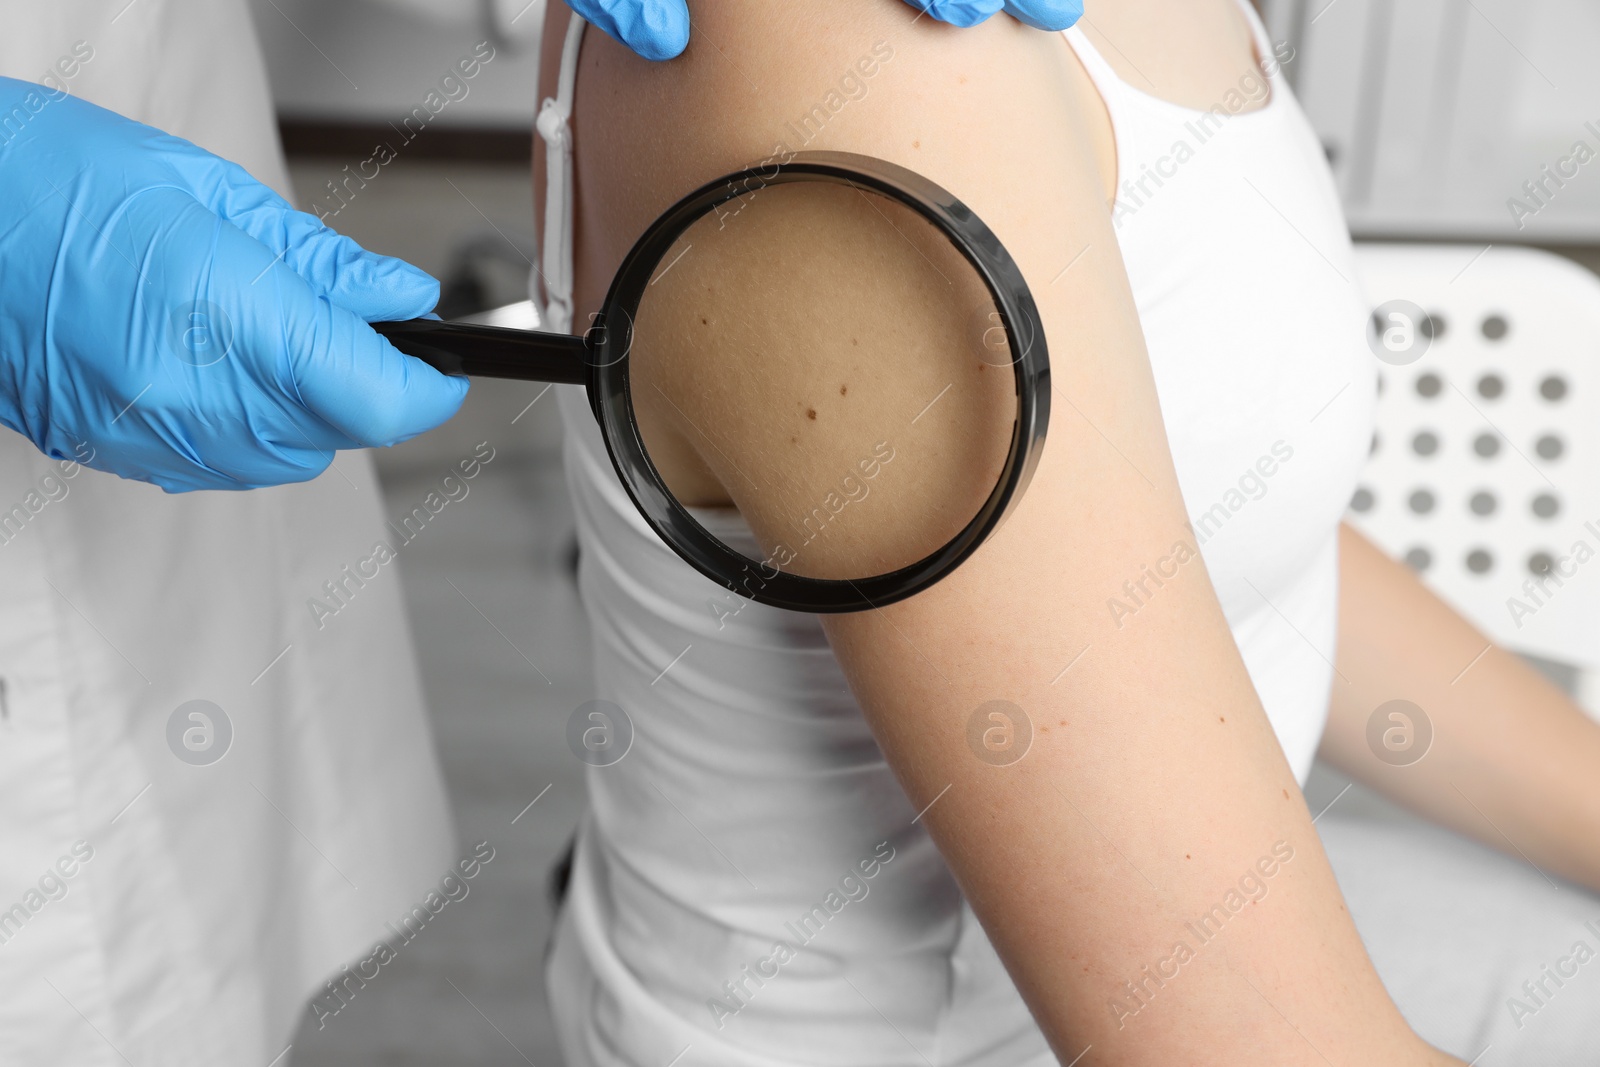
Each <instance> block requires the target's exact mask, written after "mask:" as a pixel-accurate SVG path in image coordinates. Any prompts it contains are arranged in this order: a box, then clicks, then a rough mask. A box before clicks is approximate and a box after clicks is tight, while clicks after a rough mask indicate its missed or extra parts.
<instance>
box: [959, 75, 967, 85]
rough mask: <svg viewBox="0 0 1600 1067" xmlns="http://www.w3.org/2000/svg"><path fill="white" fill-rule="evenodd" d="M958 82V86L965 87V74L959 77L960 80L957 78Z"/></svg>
mask: <svg viewBox="0 0 1600 1067" xmlns="http://www.w3.org/2000/svg"><path fill="white" fill-rule="evenodd" d="M958 81H959V82H960V84H962V85H965V84H967V76H966V75H965V74H963V75H961V77H960V78H959V79H958Z"/></svg>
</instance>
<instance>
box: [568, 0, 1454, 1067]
mask: <svg viewBox="0 0 1600 1067" xmlns="http://www.w3.org/2000/svg"><path fill="white" fill-rule="evenodd" d="M692 14H693V19H694V21H693V25H694V34H693V38H692V39H691V41H690V44H689V48H688V51H687V52H686V53H685V55H684V57H683V58H682V59H680V60H676V61H673V62H671V63H667V64H660V65H652V64H649V63H646V62H645V61H643V60H638V59H637V58H635V57H633V56H631V55H629V54H627V53H626V52H625V51H624V50H623V49H621V48H620V47H619V46H616V45H614V44H613V43H612V42H610V41H609V40H606V39H604V38H603V37H602V36H601V35H599V34H590V35H589V38H588V40H587V41H586V44H585V49H584V56H583V65H582V68H581V73H580V77H579V82H578V84H579V91H578V98H577V110H576V113H575V123H574V129H575V138H576V144H577V165H578V178H579V182H578V186H579V189H580V205H579V211H580V215H579V230H578V234H579V249H580V262H579V283H580V284H579V290H580V291H579V300H578V307H579V309H580V311H581V310H592V309H593V308H594V307H595V305H596V304H597V302H598V299H599V297H600V296H601V295H602V294H603V291H604V285H605V282H606V281H607V280H608V278H609V274H610V272H611V271H612V270H614V269H615V267H616V265H617V263H618V262H619V261H620V259H621V256H622V254H623V253H624V252H625V251H626V249H627V247H628V246H629V245H630V244H631V242H632V240H633V239H634V237H636V236H637V234H638V233H639V232H640V231H641V230H642V229H643V227H644V226H645V225H646V224H648V222H649V221H650V220H651V219H652V218H653V217H654V216H655V215H656V214H657V213H659V212H660V211H661V210H662V209H664V208H665V207H666V206H667V205H668V204H670V203H671V202H672V201H673V200H675V199H676V198H677V197H678V196H681V195H682V194H683V193H685V192H687V191H688V190H689V189H691V188H693V187H695V186H697V185H699V184H701V183H703V182H704V181H707V180H709V179H711V178H713V177H715V176H717V175H719V174H722V173H726V172H728V171H732V170H735V169H738V168H740V167H743V166H748V165H751V164H754V163H756V162H758V161H761V160H763V159H767V158H770V157H771V156H772V155H773V154H774V150H775V148H778V147H780V146H781V147H784V148H787V149H788V150H798V149H800V148H802V147H804V148H810V149H831V150H841V151H853V152H859V153H862V154H865V155H870V156H877V157H880V158H883V159H887V160H889V161H891V162H894V163H898V164H901V165H903V166H906V167H909V168H911V169H913V170H915V171H918V172H920V173H922V174H924V175H926V176H927V177H929V178H931V179H932V180H933V181H935V182H937V183H939V184H940V185H942V186H944V187H945V188H947V189H949V190H950V191H951V192H953V193H954V194H955V195H957V196H958V197H960V198H962V199H963V200H965V201H966V202H967V203H968V204H969V205H970V206H971V207H972V208H973V209H974V210H975V211H976V212H977V214H978V215H979V216H980V217H982V218H983V219H984V221H985V222H987V223H988V225H989V226H990V227H991V228H992V229H993V230H994V231H995V233H996V234H997V235H998V236H999V237H1000V238H1001V240H1002V241H1003V242H1004V243H1005V245H1006V246H1007V248H1008V249H1009V251H1010V252H1011V254H1012V256H1013V257H1014V258H1015V259H1016V261H1017V262H1018V264H1019V265H1020V267H1021V268H1022V271H1023V274H1024V275H1025V277H1026V278H1027V280H1028V282H1029V285H1030V287H1031V288H1032V290H1033V293H1034V296H1035V298H1036V300H1037V301H1038V304H1039V308H1040V312H1041V315H1042V317H1043V321H1044V325H1045V329H1046V336H1047V339H1048V343H1049V350H1050V355H1051V364H1052V375H1053V400H1052V417H1051V426H1050V431H1049V438H1048V441H1047V444H1046V446H1045V450H1044V455H1043V458H1042V460H1041V462H1040V465H1039V467H1038V470H1037V471H1036V473H1035V475H1034V478H1033V481H1032V484H1031V487H1030V488H1029V490H1028V492H1027V495H1026V496H1025V497H1024V499H1023V500H1022V502H1021V503H1020V505H1019V506H1018V508H1017V509H1016V511H1015V512H1014V513H1013V514H1012V516H1011V517H1010V518H1009V519H1008V520H1007V522H1006V523H1005V525H1004V526H1003V527H1002V528H1001V529H1000V530H999V531H998V532H996V533H995V534H994V535H993V537H992V538H991V539H990V540H989V541H988V542H987V543H986V544H985V545H984V546H983V547H982V548H981V549H980V550H979V551H978V552H977V553H976V554H975V555H974V556H973V557H971V559H969V560H968V561H967V562H966V563H965V564H964V565H963V566H962V567H961V568H959V569H958V570H957V571H956V572H955V573H954V574H953V575H951V576H950V577H948V578H947V579H945V580H944V581H942V582H941V583H939V584H938V585H936V586H934V587H933V588H931V589H929V590H928V591H926V592H924V593H922V594H919V595H918V596H916V597H913V598H911V599H910V600H907V601H903V602H901V603H899V604H895V605H893V606H891V607H887V608H883V609H880V610H875V611H868V612H863V613H858V614H853V615H845V616H834V617H829V618H827V619H826V620H825V626H826V629H827V632H828V635H829V638H830V640H831V642H832V644H833V647H834V649H835V651H836V652H837V654H838V657H839V660H840V662H841V664H842V665H843V668H844V670H845V673H846V675H847V677H848V678H849V680H850V684H851V686H852V688H853V690H854V692H855V693H856V695H857V697H858V698H859V700H860V702H861V705H862V707H863V709H864V711H865V713H866V715H867V717H868V719H869V722H870V724H871V726H872V729H873V731H874V734H875V736H876V737H877V738H878V740H879V743H880V745H881V746H882V748H883V751H884V753H885V755H886V757H887V758H888V760H889V762H890V763H891V765H892V766H893V768H894V770H895V772H896V774H897V775H898V777H899V779H900V781H901V783H902V785H903V786H904V788H905V789H906V791H907V792H908V794H909V795H910V797H911V798H912V801H913V804H914V806H915V807H917V808H919V809H920V808H922V807H923V806H924V805H931V806H930V807H929V808H928V810H927V811H926V814H925V815H924V816H923V817H922V821H923V822H925V823H926V824H927V825H928V827H929V830H930V832H931V833H932V834H933V836H934V838H935V840H936V841H937V842H938V844H939V846H940V848H941V850H942V852H943V854H944V856H945V857H946V860H947V861H948V863H949V865H950V867H951V869H952V871H953V872H954V874H955V876H956V878H957V880H958V881H959V883H960V885H961V887H962V890H963V892H964V893H965V895H966V896H967V898H968V899H969V900H970V902H971V903H972V906H973V908H974V910H975V911H976V913H977V914H978V916H979V917H980V919H981V920H982V921H983V923H984V926H985V929H986V930H987V931H988V933H989V935H990V937H991V939H992V940H993V942H994V944H995V946H996V948H997V949H998V950H999V952H1000V954H1001V956H1002V958H1003V959H1004V961H1005V963H1006V965H1007V967H1008V968H1009V970H1010V972H1011V974H1012V977H1013V979H1014V981H1015V982H1016V984H1017V986H1018V988H1019V989H1020V990H1021V992H1022V993H1023V995H1024V996H1025V997H1026V999H1027V1000H1028V1003H1029V1005H1030V1007H1031V1009H1032V1010H1033V1012H1034V1014H1035V1016H1036V1017H1037V1018H1038V1020H1039V1022H1040V1024H1041V1026H1042V1027H1043V1028H1044V1030H1045V1032H1046V1034H1047V1035H1048V1036H1049V1038H1050V1039H1051V1041H1052V1043H1053V1046H1054V1048H1055V1051H1056V1054H1057V1055H1058V1056H1059V1057H1060V1058H1061V1061H1062V1062H1063V1063H1066V1062H1070V1061H1072V1059H1073V1058H1074V1057H1076V1056H1077V1055H1078V1054H1079V1053H1080V1052H1082V1051H1083V1048H1084V1046H1085V1045H1087V1044H1091V1043H1092V1044H1093V1045H1094V1046H1095V1050H1096V1051H1095V1054H1094V1055H1095V1061H1097V1062H1112V1063H1122V1064H1143V1063H1151V1064H1156V1063H1160V1064H1167V1063H1172V1062H1185V1063H1212V1062H1215V1063H1230V1064H1238V1063H1273V1064H1284V1063H1306V1064H1313V1063H1315V1064H1321V1063H1323V1062H1325V1060H1326V1061H1331V1062H1336V1063H1342V1062H1367V1063H1374V1062H1384V1063H1402V1062H1418V1063H1420V1062H1426V1061H1425V1059H1424V1058H1423V1057H1424V1055H1425V1052H1424V1049H1423V1046H1422V1045H1421V1044H1420V1042H1418V1041H1417V1040H1416V1039H1415V1038H1414V1037H1413V1036H1412V1035H1411V1033H1410V1031H1409V1030H1408V1029H1407V1027H1406V1026H1405V1024H1404V1022H1403V1021H1402V1020H1401V1019H1400V1017H1399V1014H1398V1012H1397V1011H1396V1010H1395V1009H1394V1007H1393V1006H1392V1004H1391V1003H1390V1001H1389V1000H1388V998H1387V995H1386V994H1385V992H1384V990H1383V988H1382V986H1381V984H1380V983H1379V981H1378V979H1377V976H1376V974H1375V973H1374V972H1373V970H1372V967H1371V964H1370V963H1369V961H1368V959H1367V957H1366V954H1365V952H1364V950H1363V948H1362V945H1361V943H1360V940H1359V938H1358V936H1357V934H1356V932H1355V929H1354V927H1353V925H1352V923H1351V921H1350V918H1349V916H1348V914H1347V913H1346V911H1345V909H1344V906H1343V903H1342V900H1341V898H1340V895H1339V891H1338V888H1337V886H1336V884H1335V882H1334V880H1333V876H1332V873H1331V871H1330V870H1329V868H1328V865H1327V862H1326V859H1325V858H1324V855H1323V853H1322V849H1321V847H1320V845H1319V843H1318V840H1317V837H1316V832H1315V829H1314V827H1313V826H1312V824H1311V819H1310V815H1309V813H1308V812H1307V810H1306V808H1305V805H1304V802H1303V800H1302V798H1301V795H1300V792H1299V790H1298V788H1297V786H1296V782H1295V780H1294V778H1293V775H1292V774H1291V772H1290V769H1289V767H1288V765H1287V763H1286V761H1285V759H1284V757H1283V755H1282V752H1281V750H1280V748H1279V746H1278V743H1277V740H1276V738H1275V736H1274V735H1273V732H1272V729H1271V727H1270V725H1269V723H1268V721H1267V719H1266V716H1265V714H1264V712H1263V710H1262V708H1261V706H1260V703H1259V700H1258V698H1257V696H1256V694H1255V692H1254V690H1253V688H1252V686H1251V683H1250V680H1249V677H1248V675H1247V674H1246V672H1245V668H1244V665H1243V663H1242V661H1241V659H1240V656H1239V653H1238V650H1237V648H1236V646H1235V644H1234V641H1233V637H1232V634H1231V633H1230V631H1229V629H1228V626H1227V623H1226V620H1225V619H1224V617H1223V615H1222V611H1221V608H1220V607H1219V605H1218V602H1217V599H1216V597H1215V595H1214V593H1213V591H1212V588H1211V585H1210V582H1209V580H1208V578H1207V575H1206V571H1205V566H1204V563H1203V561H1201V560H1200V559H1199V558H1198V553H1197V550H1196V549H1195V547H1194V545H1195V542H1194V538H1193V535H1192V532H1191V531H1190V530H1189V528H1188V524H1187V519H1186V515H1185V510H1184V506H1183V500H1182V497H1181V494H1180V491H1179V488H1178V484H1177V480H1176V475H1175V473H1174V469H1173V464H1172V460H1171V456H1170V453H1169V450H1168V445H1167V440H1166V435H1165V432H1164V429H1163V425H1162V420H1161V412H1160V407H1159V404H1158V402H1157V396H1156V389H1155V384H1154V381H1153V379H1152V375H1151V369H1150V364H1149V361H1148V358H1147V356H1146V354H1145V350H1144V344H1143V339H1142V337H1141V334H1140V330H1139V321H1138V315H1137V311H1136V309H1135V307H1134V303H1133V298H1132V295H1131V293H1130V290H1129V286H1128V282H1127V277H1126V274H1125V272H1124V269H1123V266H1122V262H1121V258H1120V254H1119V250H1118V245H1117V241H1116V236H1115V233H1114V230H1113V228H1112V224H1111V219H1110V213H1109V211H1108V206H1107V204H1106V188H1107V184H1108V183H1107V180H1106V179H1107V175H1106V174H1105V173H1104V172H1103V168H1102V163H1101V159H1102V156H1101V155H1097V152H1096V145H1097V143H1098V142H1099V140H1100V139H1102V138H1103V136H1104V129H1103V123H1104V118H1103V112H1101V110H1100V105H1099V101H1098V98H1097V97H1096V96H1095V95H1094V92H1093V89H1092V87H1091V86H1090V84H1089V83H1088V81H1087V79H1086V78H1085V77H1084V76H1083V74H1082V72H1081V70H1080V69H1079V68H1077V67H1076V65H1075V61H1074V60H1073V59H1072V57H1071V53H1070V50H1069V49H1068V48H1067V46H1066V44H1065V42H1064V41H1062V40H1061V39H1060V38H1059V37H1057V36H1052V35H1046V34H1040V33H1037V32H1034V31H1029V30H1026V29H1024V28H1022V27H1021V26H1019V25H1018V24H1016V23H1014V22H1012V21H1011V20H1009V19H994V20H991V22H989V23H986V24H985V25H983V26H981V27H979V28H977V29H972V30H965V31H954V30H950V29H948V28H947V27H943V26H939V25H937V24H934V22H933V20H931V19H926V18H921V19H918V18H916V17H915V13H914V12H913V11H910V10H909V9H907V8H905V6H904V5H901V4H897V3H888V2H883V3H873V4H869V3H865V2H863V0H817V2H813V3H808V4H805V5H796V4H784V3H781V2H779V0H765V2H761V0H741V2H740V3H738V4H725V5H723V4H719V5H716V6H712V5H710V4H695V5H693V11H692ZM800 42H804V43H803V44H801V43H800ZM865 56H871V57H875V59H876V62H875V63H874V64H872V65H873V66H875V68H876V69H875V71H874V73H873V74H872V75H871V76H870V77H867V76H863V75H862V74H861V73H860V71H861V70H863V69H865V68H862V67H858V66H857V61H858V60H859V59H861V58H862V57H865ZM847 76H849V77H851V78H852V80H851V81H849V82H848V83H846V82H845V81H844V79H845V78H846V77H847ZM830 92H834V93H835V94H836V95H835V97H834V98H833V99H834V100H839V99H843V100H844V101H845V102H844V103H843V105H842V106H840V107H838V108H837V109H836V110H829V111H827V115H828V117H827V120H826V122H824V123H822V124H820V131H816V130H813V133H814V136H813V139H812V140H811V142H810V143H809V144H805V145H802V144H800V143H799V142H798V140H797V137H796V133H795V131H794V128H793V127H792V125H791V122H792V120H794V119H795V118H797V117H798V116H801V115H804V114H806V113H808V112H810V111H811V109H812V107H813V105H815V104H818V103H819V102H822V101H825V100H827V99H828V97H829V94H830ZM876 298H877V295H876V294H875V293H874V292H873V291H872V290H871V287H870V285H867V286H863V287H861V289H860V290H859V291H857V292H855V295H854V299H859V300H860V301H862V302H863V304H864V306H870V305H871V302H872V301H874V300H875V299H876ZM772 299H773V300H774V301H781V300H783V299H784V296H783V294H782V293H777V294H774V295H773V297H772ZM746 310H756V311H759V309H746ZM799 341H800V342H801V343H802V347H803V341H804V338H803V337H802V338H800V339H799ZM950 343H951V344H952V345H954V344H955V343H956V339H954V338H952V339H951V341H950ZM675 358H676V359H677V360H678V361H679V363H680V365H682V366H684V367H692V366H693V365H694V361H695V359H696V358H699V357H697V354H696V351H695V350H694V349H693V348H692V347H690V346H685V347H683V348H682V349H681V350H680V351H679V352H678V353H677V354H676V356H675ZM929 358H933V357H932V356H930V357H929ZM685 392H686V393H687V392H688V390H687V389H686V390H685ZM708 414H710V415H711V416H713V417H714V416H715V414H716V413H715V412H714V411H713V412H709V413H708ZM727 414H729V415H730V416H731V415H732V414H735V413H732V412H730V413H727ZM774 415H775V416H776V415H777V413H776V412H775V413H774ZM732 443H733V444H734V446H735V447H737V444H738V442H737V441H736V440H735V441H734V442H732ZM703 458H704V459H705V461H706V463H707V466H708V467H710V468H711V469H712V470H713V471H716V470H717V468H718V460H717V458H716V456H714V455H710V454H708V455H706V456H705V457H703ZM730 488H731V487H730ZM735 496H736V498H737V494H735ZM748 517H749V518H750V519H751V522H752V525H753V526H757V527H758V529H759V518H760V516H757V515H748ZM1162 560H1166V561H1168V562H1169V563H1172V564H1173V566H1175V569H1176V577H1173V578H1169V579H1166V580H1164V582H1163V583H1162V584H1161V585H1160V587H1159V589H1157V590H1156V591H1155V595H1154V596H1153V597H1152V598H1151V599H1150V600H1149V601H1148V603H1147V604H1146V606H1145V607H1143V608H1142V609H1141V610H1140V611H1139V612H1138V613H1137V614H1136V615H1134V616H1131V617H1125V618H1123V619H1121V621H1120V622H1119V621H1118V620H1117V619H1116V618H1115V617H1114V616H1113V615H1112V614H1111V613H1110V612H1109V610H1108V608H1107V602H1108V599H1110V598H1112V597H1116V596H1119V595H1121V594H1122V592H1123V586H1124V583H1125V582H1129V581H1135V582H1137V581H1139V580H1141V578H1143V577H1144V576H1145V574H1146V573H1147V568H1155V567H1156V565H1157V563H1158V561H1162ZM990 701H1006V702H1008V703H1009V704H1011V705H1014V706H1015V707H1016V708H1018V709H1020V710H1021V712H1022V713H1023V714H1025V715H1026V717H1027V719H1028V720H1029V722H1030V723H1031V729H1032V742H1031V748H1030V750H1029V751H1028V752H1027V754H1026V756H1025V757H1024V758H1022V759H1021V760H1019V761H1017V762H1015V763H1012V764H1010V765H1006V766H997V765H995V764H994V763H992V762H989V761H986V760H984V759H981V758H979V756H978V755H977V754H976V753H975V752H974V750H973V748H972V747H970V746H969V741H968V737H969V729H968V727H969V720H970V719H971V718H972V716H973V714H974V712H975V711H976V710H977V709H978V708H979V707H980V705H984V704H986V703H987V702H990Z"/></svg>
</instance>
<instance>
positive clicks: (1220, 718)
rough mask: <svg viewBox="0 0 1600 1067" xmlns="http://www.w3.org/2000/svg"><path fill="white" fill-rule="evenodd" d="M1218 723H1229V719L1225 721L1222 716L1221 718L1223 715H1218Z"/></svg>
mask: <svg viewBox="0 0 1600 1067" xmlns="http://www.w3.org/2000/svg"><path fill="white" fill-rule="evenodd" d="M1217 721H1218V722H1227V721H1228V720H1227V719H1224V718H1223V717H1222V716H1221V715H1218V716H1217Z"/></svg>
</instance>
